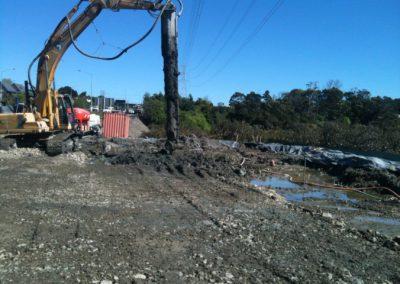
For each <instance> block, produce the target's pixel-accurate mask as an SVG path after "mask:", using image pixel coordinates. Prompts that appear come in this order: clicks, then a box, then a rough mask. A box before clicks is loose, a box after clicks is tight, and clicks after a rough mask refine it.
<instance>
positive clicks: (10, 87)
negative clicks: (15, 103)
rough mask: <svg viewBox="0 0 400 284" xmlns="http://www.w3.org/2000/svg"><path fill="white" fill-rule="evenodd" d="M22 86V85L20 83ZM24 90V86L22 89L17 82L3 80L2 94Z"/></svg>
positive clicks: (12, 93)
mask: <svg viewBox="0 0 400 284" xmlns="http://www.w3.org/2000/svg"><path fill="white" fill-rule="evenodd" d="M20 86H22V85H20ZM22 92H24V90H23V88H22V91H21V90H20V89H19V88H18V87H17V84H14V83H10V82H8V80H3V81H2V82H1V93H2V94H4V95H5V94H9V95H15V94H20V93H22Z"/></svg>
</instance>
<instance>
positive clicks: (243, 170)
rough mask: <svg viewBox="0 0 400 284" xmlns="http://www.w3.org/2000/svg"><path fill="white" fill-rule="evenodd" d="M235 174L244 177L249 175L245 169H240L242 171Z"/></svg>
mask: <svg viewBox="0 0 400 284" xmlns="http://www.w3.org/2000/svg"><path fill="white" fill-rule="evenodd" d="M235 174H237V175H238V176H241V177H244V176H246V175H247V172H246V170H245V169H243V168H240V169H236V170H235Z"/></svg>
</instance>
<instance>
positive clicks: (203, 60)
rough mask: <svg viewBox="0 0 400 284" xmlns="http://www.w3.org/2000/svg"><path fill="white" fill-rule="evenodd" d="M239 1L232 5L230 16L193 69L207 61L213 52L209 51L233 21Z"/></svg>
mask: <svg viewBox="0 0 400 284" xmlns="http://www.w3.org/2000/svg"><path fill="white" fill-rule="evenodd" d="M239 1H240V0H236V1H235V3H234V4H233V5H232V8H231V10H230V12H229V13H228V16H227V17H226V19H225V21H224V23H223V24H222V26H221V28H220V29H219V31H218V33H217V35H216V37H215V38H214V40H213V41H212V43H211V45H210V46H209V48H207V50H208V52H206V53H205V54H204V56H203V57H202V58H201V59H200V61H199V63H198V64H197V65H196V66H195V67H193V68H192V71H193V70H196V69H198V68H199V67H200V66H201V65H202V64H203V63H204V62H205V60H206V59H207V58H208V56H209V55H210V54H211V52H209V51H211V50H213V49H214V47H215V45H216V44H217V42H218V40H219V39H220V38H221V36H222V34H223V32H224V31H225V29H226V27H227V26H228V24H229V22H230V21H231V19H232V17H233V14H234V12H235V10H236V8H237V6H238V4H239Z"/></svg>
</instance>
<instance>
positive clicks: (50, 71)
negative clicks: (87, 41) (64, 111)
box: [34, 0, 164, 130]
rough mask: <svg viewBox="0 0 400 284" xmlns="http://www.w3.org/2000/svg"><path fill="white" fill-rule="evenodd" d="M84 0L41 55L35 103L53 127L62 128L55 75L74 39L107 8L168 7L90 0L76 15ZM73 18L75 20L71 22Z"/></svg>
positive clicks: (126, 0)
mask: <svg viewBox="0 0 400 284" xmlns="http://www.w3.org/2000/svg"><path fill="white" fill-rule="evenodd" d="M83 2H85V1H84V0H81V1H79V3H78V4H77V5H76V6H75V7H74V8H73V9H72V10H71V11H70V12H69V13H68V14H67V16H66V17H64V18H63V19H62V20H61V22H60V23H59V24H58V26H57V28H56V29H55V30H54V32H53V33H52V35H51V36H50V38H49V40H48V41H47V43H46V45H45V48H44V49H43V51H42V52H41V53H40V54H39V55H38V57H37V60H39V61H38V69H37V84H36V89H35V98H34V105H35V107H36V108H37V114H38V115H39V116H40V119H46V120H48V125H49V128H50V130H54V129H58V128H59V125H60V116H59V109H58V97H59V96H58V93H57V91H56V90H55V89H54V87H53V84H54V76H55V73H56V70H57V67H58V64H59V62H60V60H61V58H62V57H63V55H64V54H65V52H66V51H67V50H68V48H69V47H70V46H71V44H72V43H73V42H72V39H77V38H78V37H79V36H80V35H81V34H82V32H83V31H84V30H85V29H86V28H87V27H88V26H89V25H90V24H91V23H92V22H93V20H94V19H96V17H98V16H99V15H100V13H101V12H102V10H104V9H111V10H114V11H118V10H120V9H132V10H147V11H160V10H162V8H163V7H164V4H162V0H157V1H154V2H152V1H144V0H89V2H90V4H89V5H88V6H87V7H86V9H85V10H84V11H83V12H82V13H81V14H80V15H78V16H76V13H77V12H78V10H79V7H80V5H81V4H82V3H83ZM73 17H75V19H74V20H72V21H71V19H72V18H73ZM70 21H71V22H70ZM71 35H72V38H71Z"/></svg>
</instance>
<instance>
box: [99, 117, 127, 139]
mask: <svg viewBox="0 0 400 284" xmlns="http://www.w3.org/2000/svg"><path fill="white" fill-rule="evenodd" d="M129 124H130V117H129V115H127V114H121V113H105V114H104V119H103V136H104V137H105V138H128V136H129Z"/></svg>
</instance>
